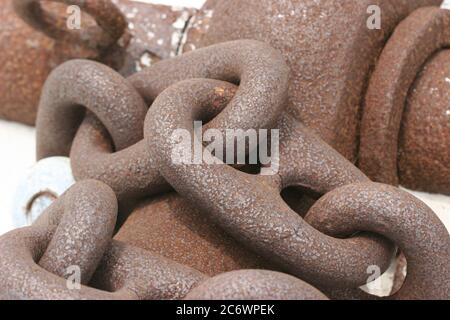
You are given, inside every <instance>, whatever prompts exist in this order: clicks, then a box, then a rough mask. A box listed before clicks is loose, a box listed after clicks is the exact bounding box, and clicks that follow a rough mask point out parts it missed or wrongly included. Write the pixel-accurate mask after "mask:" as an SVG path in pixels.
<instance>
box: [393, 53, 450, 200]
mask: <svg viewBox="0 0 450 320" xmlns="http://www.w3.org/2000/svg"><path fill="white" fill-rule="evenodd" d="M449 101H450V50H448V49H447V50H442V51H440V52H438V53H437V54H436V55H435V56H433V57H432V58H431V59H430V60H429V61H428V62H427V63H426V64H425V66H424V68H423V70H422V72H421V74H420V75H419V77H418V78H417V79H416V82H415V84H414V85H413V86H412V88H411V91H410V94H409V96H408V101H407V104H406V107H405V110H404V113H403V124H402V128H401V131H400V136H399V146H398V148H399V154H398V175H399V178H400V184H401V185H403V186H405V187H407V188H410V189H413V190H422V191H427V192H436V193H443V194H447V195H450V103H449Z"/></svg>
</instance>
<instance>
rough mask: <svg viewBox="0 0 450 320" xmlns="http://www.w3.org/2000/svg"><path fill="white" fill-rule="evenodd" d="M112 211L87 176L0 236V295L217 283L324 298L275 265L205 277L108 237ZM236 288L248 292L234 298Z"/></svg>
mask: <svg viewBox="0 0 450 320" xmlns="http://www.w3.org/2000/svg"><path fill="white" fill-rule="evenodd" d="M116 215H117V200H116V197H115V195H114V192H113V191H112V190H111V188H109V187H108V186H107V185H105V184H103V183H102V182H99V181H95V180H85V181H81V182H78V183H77V184H75V185H74V186H73V187H72V188H70V189H69V190H68V191H67V192H66V193H65V194H64V195H62V196H61V197H60V198H59V199H57V200H56V201H55V202H54V203H53V204H52V205H51V206H50V207H49V209H47V210H46V211H45V212H44V214H43V215H42V216H41V217H40V218H39V219H38V220H37V221H36V222H35V223H34V224H33V225H32V226H30V227H25V228H21V229H17V230H14V231H12V232H10V233H7V234H6V235H4V236H2V237H0V249H1V250H2V259H0V271H1V272H0V279H1V281H2V286H1V287H0V298H1V299H102V300H103V299H120V300H123V299H181V298H185V297H186V295H187V294H188V293H189V294H190V296H188V297H186V298H188V299H192V298H195V299H202V298H207V297H208V295H209V294H210V292H211V290H214V289H215V288H217V287H216V286H215V284H216V283H218V284H220V285H221V286H222V288H223V289H224V291H223V292H222V293H221V295H222V297H223V298H227V297H240V298H253V299H264V298H271V299H275V298H276V299H326V297H325V296H324V295H323V294H322V293H320V292H319V291H318V290H317V289H314V288H313V287H311V286H310V285H308V284H306V283H305V282H303V281H301V280H299V279H296V278H294V277H292V276H288V275H285V274H282V273H278V272H273V271H261V270H246V271H240V272H234V273H228V274H224V275H221V276H220V277H217V278H211V279H208V277H207V276H205V275H203V274H202V273H200V272H198V271H196V270H194V269H192V268H189V267H186V266H183V265H180V264H178V263H176V262H173V261H170V260H168V259H165V258H163V257H160V256H158V255H155V254H152V253H150V252H148V251H145V250H142V249H139V248H136V247H133V246H129V245H126V244H124V243H121V242H119V241H115V240H111V236H112V232H113V229H114V226H115V222H116ZM71 266H77V267H78V268H79V269H80V277H81V284H82V285H81V286H80V288H78V289H74V288H71V287H70V286H69V285H68V282H67V281H66V280H65V279H64V277H66V276H67V272H68V270H70V269H69V268H70V267H71ZM243 273H245V276H243ZM87 284H90V285H91V286H87ZM199 285H200V286H199ZM237 288H241V289H242V288H244V289H245V290H244V291H245V292H246V294H247V295H246V296H239V292H240V290H239V289H237Z"/></svg>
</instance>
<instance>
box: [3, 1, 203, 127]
mask: <svg viewBox="0 0 450 320" xmlns="http://www.w3.org/2000/svg"><path fill="white" fill-rule="evenodd" d="M58 2H64V3H65V4H67V5H78V6H79V7H80V8H81V9H83V10H85V11H86V12H88V13H89V14H90V15H91V16H92V17H91V16H89V15H87V14H84V13H83V15H82V19H81V22H82V29H81V30H69V29H68V28H67V27H66V19H65V18H67V12H66V8H67V7H66V6H64V5H61V3H58ZM41 3H42V4H43V8H44V9H40V6H39V4H41ZM13 5H15V6H16V11H17V13H19V14H20V16H21V17H22V18H23V19H24V20H25V21H26V22H27V23H29V24H31V25H32V26H33V27H34V28H36V29H33V28H32V27H31V26H29V25H28V24H27V23H25V22H24V21H23V20H22V19H21V18H20V17H19V16H18V15H17V14H16V11H15V10H14V8H13ZM116 6H117V7H116ZM194 12H195V11H194V10H191V9H184V8H172V7H168V6H162V5H151V4H145V3H136V2H132V1H129V0H114V1H110V0H101V1H96V0H95V1H91V0H89V1H79V0H74V1H56V0H53V1H37V0H27V1H21V0H5V1H2V2H1V4H0V16H1V17H2V23H1V27H0V51H1V52H2V54H1V60H2V62H3V63H2V65H1V66H0V117H1V118H4V119H8V120H12V121H19V122H23V123H25V124H29V125H34V123H35V119H36V112H37V107H38V102H39V95H40V92H41V89H42V85H43V83H44V81H45V79H46V77H47V76H48V74H49V73H50V71H51V70H52V69H53V68H55V67H56V66H58V65H60V64H61V63H63V62H64V61H67V60H70V59H74V58H78V59H93V60H99V61H102V62H103V63H106V64H108V65H110V66H111V67H113V68H115V69H116V70H118V71H119V72H120V73H122V74H124V75H130V74H132V73H134V72H136V71H139V70H141V69H142V68H143V67H146V66H148V65H150V64H152V63H154V62H155V61H158V60H160V59H165V58H168V57H171V56H173V55H174V54H175V53H176V52H177V50H178V47H179V43H180V42H181V39H182V31H183V30H184V28H185V24H186V23H187V21H188V20H189V19H190V17H191V16H192V15H193V14H194ZM94 19H97V21H98V22H99V25H101V27H99V26H98V25H97V24H96V23H95V20H94ZM102 29H103V31H102ZM54 38H56V39H54Z"/></svg>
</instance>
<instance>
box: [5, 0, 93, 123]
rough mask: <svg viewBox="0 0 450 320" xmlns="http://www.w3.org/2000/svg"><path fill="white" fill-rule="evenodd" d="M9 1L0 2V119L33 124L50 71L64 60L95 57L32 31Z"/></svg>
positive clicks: (88, 51) (10, 0)
mask: <svg viewBox="0 0 450 320" xmlns="http://www.w3.org/2000/svg"><path fill="white" fill-rule="evenodd" d="M12 1H13V0H5V1H1V3H0V16H1V17H2V21H1V29H0V52H1V61H2V63H1V64H0V117H1V118H4V119H8V120H12V121H19V122H23V123H26V124H29V125H33V124H34V121H35V119H36V112H37V105H38V101H39V95H40V92H41V88H42V85H43V83H44V82H45V79H46V78H47V76H48V74H49V72H50V70H51V69H52V68H54V67H55V66H57V65H59V64H60V63H62V62H63V61H65V60H66V59H71V58H75V57H78V58H93V57H94V56H93V54H92V51H91V50H86V49H84V48H83V47H81V46H76V45H74V46H70V47H67V46H64V45H60V44H59V43H58V42H56V41H54V40H52V39H50V38H48V37H46V36H45V35H43V34H41V33H39V32H36V31H35V30H33V29H32V28H31V27H29V26H28V25H26V24H25V22H23V21H22V20H21V19H20V18H19V17H18V16H16V15H15V13H14V10H13V4H12ZM52 8H53V7H52Z"/></svg>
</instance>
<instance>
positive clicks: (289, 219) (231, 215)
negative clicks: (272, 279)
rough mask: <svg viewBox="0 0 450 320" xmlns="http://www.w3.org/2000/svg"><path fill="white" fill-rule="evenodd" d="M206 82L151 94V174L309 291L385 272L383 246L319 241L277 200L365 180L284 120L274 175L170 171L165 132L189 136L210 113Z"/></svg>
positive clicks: (216, 168)
mask: <svg viewBox="0 0 450 320" xmlns="http://www.w3.org/2000/svg"><path fill="white" fill-rule="evenodd" d="M213 84H214V83H211V84H209V83H207V82H204V81H202V80H189V81H184V82H179V83H177V84H175V85H173V86H171V87H170V88H168V89H167V90H165V91H164V92H163V93H162V94H160V95H159V96H158V99H157V100H156V101H155V103H154V104H153V105H152V108H150V110H149V114H148V115H147V119H146V124H145V136H147V137H152V138H151V139H147V144H148V146H149V150H150V151H151V152H155V154H157V158H156V163H157V165H158V167H159V170H160V172H161V174H162V175H163V177H164V178H165V179H166V180H167V181H168V182H169V183H170V184H171V185H172V186H173V187H174V188H175V190H176V191H177V192H178V193H180V194H181V195H183V196H185V197H186V198H187V199H189V200H190V201H192V202H193V203H195V204H196V206H197V207H199V208H200V209H201V210H202V211H203V212H204V214H207V215H208V216H209V217H210V218H211V219H212V220H213V221H214V222H216V223H217V224H219V225H220V226H221V227H222V228H223V229H224V230H226V231H227V232H229V233H230V234H231V235H232V236H233V237H234V238H236V239H238V240H240V241H242V242H243V243H245V244H246V245H247V246H248V247H249V248H251V249H253V250H255V252H258V253H260V254H262V255H263V256H265V257H266V258H267V259H270V260H272V261H276V262H277V263H278V264H281V265H282V266H283V267H284V268H285V269H287V270H289V271H290V272H291V273H293V274H294V275H296V276H298V277H300V278H302V279H307V281H310V282H312V283H314V284H316V285H317V284H320V283H328V284H332V285H335V286H344V287H345V286H359V285H362V284H364V283H365V281H366V278H367V276H366V270H367V267H368V265H371V264H376V265H379V266H381V268H382V269H385V268H386V267H387V266H388V265H389V262H390V257H391V256H392V251H391V250H390V243H389V242H387V241H385V240H383V239H382V238H377V237H374V236H373V235H361V236H357V237H355V238H350V239H345V240H341V239H335V238H331V237H327V236H324V235H323V234H321V233H320V232H318V231H316V230H315V229H313V228H311V227H310V226H309V225H308V224H307V223H306V222H304V221H303V219H302V218H301V217H300V216H299V215H298V214H297V213H295V212H293V211H292V210H291V209H290V208H289V207H288V206H287V205H286V204H285V203H284V201H283V200H282V199H281V196H280V191H281V190H282V189H283V188H284V187H288V186H294V185H303V186H307V187H308V188H310V189H312V190H314V191H316V192H319V193H325V192H327V191H330V190H333V189H334V188H336V187H339V186H341V185H345V184H346V183H351V182H356V181H368V179H367V178H366V177H365V176H364V175H363V174H362V173H361V172H360V171H359V170H358V169H356V168H355V167H354V166H353V165H352V164H351V163H349V162H348V161H347V160H345V158H343V157H342V156H341V155H339V154H338V153H337V152H336V151H334V150H333V149H332V148H330V147H329V146H327V145H326V144H324V143H323V142H321V141H320V140H319V139H318V138H316V137H315V136H314V135H312V134H310V133H309V132H308V130H307V129H306V128H305V127H304V126H302V125H301V124H300V123H299V122H297V121H295V120H294V119H292V118H291V117H289V116H286V117H283V118H282V120H280V122H279V124H278V125H277V127H279V128H280V130H281V133H280V139H281V146H280V172H279V174H275V175H274V176H266V177H264V176H254V175H249V174H246V173H243V172H240V171H238V170H236V169H233V168H231V167H229V166H226V165H207V164H205V163H202V164H196V165H189V164H179V165H176V166H175V165H173V163H172V160H171V150H172V147H173V146H174V142H173V141H170V136H171V132H172V131H173V130H174V129H176V128H182V129H186V130H189V131H190V132H191V131H192V130H193V128H189V126H188V125H186V124H188V123H190V121H191V120H193V119H198V118H202V117H203V116H204V115H205V114H208V113H209V112H211V107H212V106H211V105H210V102H211V99H210V98H211V92H214V87H215V86H214V85H213ZM193 92H194V93H195V94H193ZM208 107H209V108H208ZM212 109H214V108H212ZM156 150H158V152H156ZM293 159H297V161H293ZM299 159H301V161H299ZM316 159H321V161H320V162H318V161H316ZM325 165H326V170H325V169H324V166H325ZM193 185H195V186H196V187H195V188H193V187H192V186H193ZM220 199H226V201H221V200H220ZM305 239H307V240H305ZM344 257H345V258H344ZM367 263H369V264H367Z"/></svg>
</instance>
